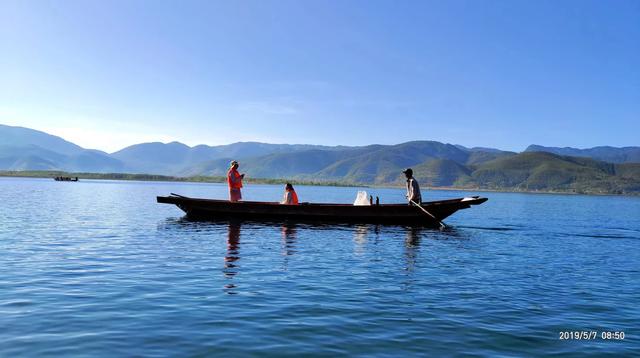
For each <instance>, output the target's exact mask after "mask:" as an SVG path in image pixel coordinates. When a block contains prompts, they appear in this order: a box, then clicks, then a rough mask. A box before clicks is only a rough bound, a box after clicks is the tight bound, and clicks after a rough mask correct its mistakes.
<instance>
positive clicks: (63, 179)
mask: <svg viewBox="0 0 640 358" xmlns="http://www.w3.org/2000/svg"><path fill="white" fill-rule="evenodd" d="M53 180H55V181H78V177H75V178H71V177H55V178H53Z"/></svg>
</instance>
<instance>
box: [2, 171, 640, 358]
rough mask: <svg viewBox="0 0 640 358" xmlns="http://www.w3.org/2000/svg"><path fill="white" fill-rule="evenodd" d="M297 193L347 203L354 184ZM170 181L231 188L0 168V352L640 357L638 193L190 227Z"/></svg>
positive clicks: (275, 189) (213, 190)
mask: <svg viewBox="0 0 640 358" xmlns="http://www.w3.org/2000/svg"><path fill="white" fill-rule="evenodd" d="M367 190H368V191H369V192H370V193H372V194H373V195H379V196H380V198H381V201H382V202H383V203H390V202H400V201H402V199H403V193H402V191H401V190H399V189H377V188H374V189H367ZM297 191H298V193H299V196H300V199H301V200H303V201H323V202H352V201H353V200H354V199H355V195H356V191H357V189H356V188H330V187H304V186H300V187H298V188H297ZM170 192H176V193H180V194H183V195H188V196H200V197H212V198H224V197H225V195H226V190H225V187H224V186H221V185H211V184H184V183H145V182H119V181H90V180H85V181H81V182H78V183H64V182H54V181H53V180H44V179H19V178H0V253H1V255H0V356H4V357H9V356H18V355H19V356H47V355H48V356H92V357H95V356H208V355H226V356H243V355H256V354H261V355H271V356H299V355H301V354H317V355H326V356H335V355H354V356H376V355H377V356H393V357H397V356H403V355H416V356H423V355H428V356H457V355H460V356H461V355H469V354H471V355H478V356H500V355H503V356H536V355H538V356H539V355H559V354H568V355H575V356H585V355H594V356H597V355H601V354H603V353H611V354H614V355H628V356H632V355H638V354H640V345H639V334H640V264H639V263H640V198H629V197H604V196H603V197H595V196H568V195H531V194H508V193H483V195H484V196H487V197H489V201H488V202H487V203H485V204H483V205H481V206H478V207H474V208H472V209H469V210H464V211H461V212H458V213H456V214H455V215H454V216H452V217H451V218H449V219H448V220H447V223H448V224H449V225H451V229H449V230H448V231H444V232H440V231H438V230H428V229H412V228H408V227H402V226H375V225H352V226H348V225H343V226H319V225H315V226H310V225H282V224H259V223H244V224H240V225H237V224H233V223H231V224H230V223H205V222H195V223H192V222H188V221H186V220H184V219H183V218H182V212H181V211H179V210H178V209H177V208H175V207H173V206H169V205H161V204H156V203H155V196H156V195H166V194H168V193H170ZM281 193H282V187H281V186H267V185H250V186H249V187H247V188H246V189H245V190H244V192H243V195H244V197H245V198H246V199H247V200H249V199H251V200H270V201H274V200H279V199H280V196H281ZM470 194H471V193H466V192H453V191H437V192H433V191H432V192H426V193H424V195H423V196H424V197H426V199H427V200H429V199H434V200H435V199H442V198H452V197H460V196H465V195H470ZM567 330H595V331H598V332H601V331H603V330H609V331H624V332H625V339H624V340H623V341H607V340H602V339H600V338H598V339H596V340H591V341H577V340H559V332H560V331H567Z"/></svg>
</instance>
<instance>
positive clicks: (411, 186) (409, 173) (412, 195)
mask: <svg viewBox="0 0 640 358" xmlns="http://www.w3.org/2000/svg"><path fill="white" fill-rule="evenodd" d="M402 172H403V173H404V175H405V176H406V177H407V200H409V204H411V201H413V202H415V203H418V204H421V203H422V195H421V194H420V186H419V185H418V181H417V180H416V179H415V178H414V177H413V169H411V168H407V169H405V170H403V171H402Z"/></svg>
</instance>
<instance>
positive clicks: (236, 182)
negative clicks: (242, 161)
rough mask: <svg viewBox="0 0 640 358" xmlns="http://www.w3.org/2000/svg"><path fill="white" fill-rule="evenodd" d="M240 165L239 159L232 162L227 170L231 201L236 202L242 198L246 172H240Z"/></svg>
mask: <svg viewBox="0 0 640 358" xmlns="http://www.w3.org/2000/svg"><path fill="white" fill-rule="evenodd" d="M239 166H240V165H239V164H238V162H237V161H235V160H234V161H232V162H231V167H230V168H229V171H228V172H227V184H229V201H231V202H236V201H240V200H242V192H241V191H240V189H241V188H242V179H244V174H240V173H238V167H239Z"/></svg>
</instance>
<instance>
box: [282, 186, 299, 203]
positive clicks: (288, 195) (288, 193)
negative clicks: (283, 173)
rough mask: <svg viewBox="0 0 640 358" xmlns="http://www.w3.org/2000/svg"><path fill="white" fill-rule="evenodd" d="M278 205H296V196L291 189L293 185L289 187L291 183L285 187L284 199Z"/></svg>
mask: <svg viewBox="0 0 640 358" xmlns="http://www.w3.org/2000/svg"><path fill="white" fill-rule="evenodd" d="M280 204H284V205H298V194H296V191H295V190H294V189H293V185H291V183H287V185H286V186H285V187H284V197H283V198H282V201H281V202H280Z"/></svg>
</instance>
